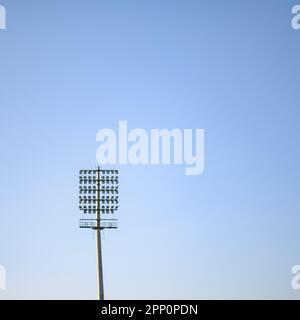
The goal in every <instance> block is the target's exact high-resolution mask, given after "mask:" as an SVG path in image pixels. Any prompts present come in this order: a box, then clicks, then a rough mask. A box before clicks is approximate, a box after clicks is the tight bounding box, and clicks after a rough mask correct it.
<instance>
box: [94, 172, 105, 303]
mask: <svg viewBox="0 0 300 320" xmlns="http://www.w3.org/2000/svg"><path fill="white" fill-rule="evenodd" d="M96 177H97V179H96V180H97V193H96V219H97V227H96V233H97V236H96V239H97V240H96V241H97V246H96V250H97V276H98V282H97V283H98V299H99V300H104V283H103V267H102V249H101V226H100V168H99V167H98V168H97V171H96Z"/></svg>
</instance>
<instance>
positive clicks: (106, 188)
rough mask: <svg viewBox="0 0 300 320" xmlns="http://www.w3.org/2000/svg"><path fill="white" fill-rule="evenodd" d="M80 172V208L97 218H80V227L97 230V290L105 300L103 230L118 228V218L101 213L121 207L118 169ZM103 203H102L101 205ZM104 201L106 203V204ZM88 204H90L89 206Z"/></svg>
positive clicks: (110, 211) (101, 298)
mask: <svg viewBox="0 0 300 320" xmlns="http://www.w3.org/2000/svg"><path fill="white" fill-rule="evenodd" d="M79 174H80V176H79V184H80V186H79V191H80V195H79V209H80V210H81V211H83V213H84V214H86V213H89V214H95V215H96V219H80V228H89V229H93V230H95V231H96V250H97V287H98V290H97V291H98V299H99V300H104V281H103V265H102V246H101V230H103V229H116V228H117V219H111V218H104V219H102V218H101V214H104V213H105V214H106V215H108V214H114V213H116V211H117V210H118V208H119V206H118V203H119V197H118V193H119V191H118V186H117V185H118V183H119V181H118V170H102V169H101V168H100V167H98V168H97V169H96V170H80V172H79ZM82 184H84V186H82ZM86 184H87V185H88V186H86ZM86 194H89V195H88V196H87V195H86ZM110 194H112V196H110ZM114 194H117V196H114ZM91 195H92V196H91ZM100 195H101V197H100ZM101 203H102V205H100V204H101ZM104 203H106V206H105V205H104ZM86 204H90V205H88V206H87V205H86ZM102 222H103V223H102Z"/></svg>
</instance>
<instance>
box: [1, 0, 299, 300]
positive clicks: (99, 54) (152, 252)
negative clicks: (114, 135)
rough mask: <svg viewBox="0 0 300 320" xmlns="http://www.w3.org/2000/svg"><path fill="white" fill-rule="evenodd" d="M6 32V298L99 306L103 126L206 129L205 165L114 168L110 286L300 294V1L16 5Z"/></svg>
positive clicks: (12, 1) (134, 293)
mask: <svg viewBox="0 0 300 320" xmlns="http://www.w3.org/2000/svg"><path fill="white" fill-rule="evenodd" d="M0 4H2V5H5V6H6V10H7V30H0V72H1V76H0V135H1V142H0V146H1V153H0V174H1V185H0V197H1V201H0V264H1V265H3V266H5V268H6V271H7V290H6V291H0V299H9V298H12V299H35V298H38V299H95V298H96V297H97V295H96V256H95V250H96V249H95V241H96V240H95V236H94V234H93V232H92V231H90V230H80V229H79V228H78V220H79V218H80V213H79V210H78V208H77V206H78V171H79V169H81V168H94V167H95V166H96V165H97V163H96V149H97V147H98V145H99V144H98V143H97V142H96V133H97V131H98V130H99V129H101V128H106V127H108V128H113V129H115V130H117V129H118V121H119V120H127V121H128V126H129V129H133V128H136V127H138V128H144V129H145V130H148V131H149V130H150V129H152V128H168V129H172V128H176V127H177V128H193V129H196V128H204V129H205V169H204V173H203V174H202V175H201V176H185V174H184V167H183V166H119V170H120V188H121V193H120V201H121V202H120V211H119V229H118V230H112V231H106V232H105V233H104V235H103V259H104V276H105V293H106V297H107V298H111V299H119V298H123V299H133V298H140V299H144V298H149V299H152V298H156V299H162V298H168V299H177V298H183V299H185V298H186V299H188V298H190V299H202V298H205V299H206V298H207V299H209V298H216V299H219V298H240V299H244V298H258V299H260V298H270V299H272V298H293V299H298V298H300V291H294V290H292V288H291V278H292V276H291V268H292V266H293V265H295V264H300V233H299V225H300V215H299V209H300V204H299V188H300V174H299V173H300V170H299V164H300V151H299V138H300V133H299V120H300V117H299V116H300V111H299V105H298V101H299V97H298V95H299V92H300V84H299V68H300V59H299V53H300V30H299V31H295V30H293V29H292V28H291V18H292V15H291V8H292V6H293V5H294V4H297V1H296V2H295V1H288V0H277V1H271V0H264V1H262V0H255V1H242V0H240V1H237V0H236V1H233V0H228V1H222V0H219V1H209V0H206V1H204V0H203V1H192V0H190V1H182V0H180V1H179V0H178V1H158V0H152V1H145V0H143V1H133V0H128V1H121V0H119V1H116V0H110V1H108V0H106V1H102V0H97V1H96V0H89V1H86V2H83V1H74V0H73V1H69V0H64V1H61V0H60V1H58V0H52V1H37V0H27V1H17V0H9V1H8V0H7V1H6V0H0Z"/></svg>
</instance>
